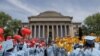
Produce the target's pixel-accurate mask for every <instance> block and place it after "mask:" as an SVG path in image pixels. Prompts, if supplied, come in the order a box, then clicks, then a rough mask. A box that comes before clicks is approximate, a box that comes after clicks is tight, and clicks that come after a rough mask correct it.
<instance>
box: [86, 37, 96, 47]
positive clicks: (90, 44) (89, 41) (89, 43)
mask: <svg viewBox="0 0 100 56" xmlns="http://www.w3.org/2000/svg"><path fill="white" fill-rule="evenodd" d="M95 38H96V37H94V36H86V37H85V38H84V39H86V43H85V46H87V47H94V43H95V41H94V40H95Z"/></svg>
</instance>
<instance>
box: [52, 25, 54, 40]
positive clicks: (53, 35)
mask: <svg viewBox="0 0 100 56" xmlns="http://www.w3.org/2000/svg"><path fill="white" fill-rule="evenodd" d="M52 40H54V25H52Z"/></svg>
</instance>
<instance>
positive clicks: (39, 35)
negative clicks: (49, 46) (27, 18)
mask: <svg viewBox="0 0 100 56" xmlns="http://www.w3.org/2000/svg"><path fill="white" fill-rule="evenodd" d="M38 27H39V29H38V30H39V32H38V38H40V25H38Z"/></svg>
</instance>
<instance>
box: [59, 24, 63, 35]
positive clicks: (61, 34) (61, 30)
mask: <svg viewBox="0 0 100 56" xmlns="http://www.w3.org/2000/svg"><path fill="white" fill-rule="evenodd" d="M60 29H61V36H60V37H63V31H62V25H60Z"/></svg>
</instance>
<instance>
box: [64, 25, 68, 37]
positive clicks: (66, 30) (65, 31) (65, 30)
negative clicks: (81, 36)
mask: <svg viewBox="0 0 100 56" xmlns="http://www.w3.org/2000/svg"><path fill="white" fill-rule="evenodd" d="M64 27H65V36H67V28H66V25H65V26H64Z"/></svg>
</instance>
